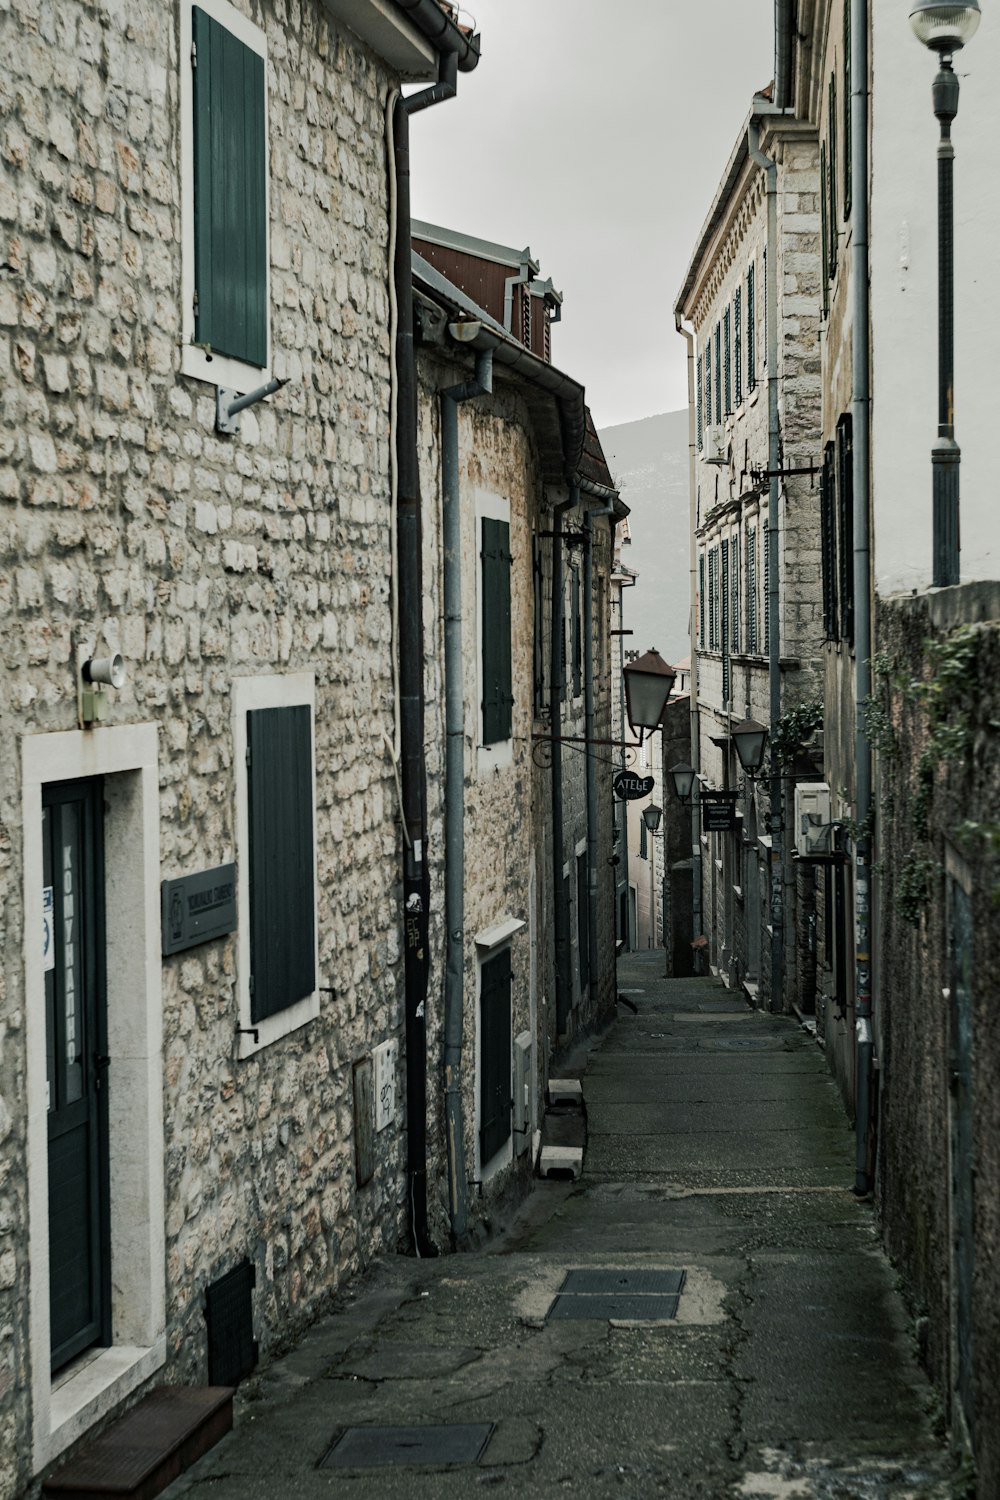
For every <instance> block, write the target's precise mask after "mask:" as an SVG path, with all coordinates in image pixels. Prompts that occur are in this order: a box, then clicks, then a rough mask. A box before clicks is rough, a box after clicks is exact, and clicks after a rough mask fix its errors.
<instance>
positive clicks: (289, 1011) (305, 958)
mask: <svg viewBox="0 0 1000 1500" xmlns="http://www.w3.org/2000/svg"><path fill="white" fill-rule="evenodd" d="M314 711H315V682H314V679H313V676H312V674H311V673H305V672H303V673H290V674H288V675H287V676H266V677H238V678H236V679H235V681H234V682H233V741H234V749H235V763H236V765H237V766H238V767H239V771H240V774H239V776H238V779H237V793H236V848H237V871H238V891H237V895H238V909H239V912H240V914H241V917H240V925H239V929H238V939H237V943H238V993H239V1004H240V1021H239V1026H240V1036H239V1046H240V1056H241V1057H248V1056H250V1055H251V1054H252V1053H253V1052H255V1051H257V1050H258V1048H260V1047H265V1046H268V1045H269V1044H270V1043H272V1042H275V1041H277V1040H279V1038H281V1037H283V1036H286V1035H287V1034H288V1033H289V1032H290V1031H294V1030H296V1029H297V1028H298V1027H299V1026H304V1025H305V1024H306V1023H307V1022H308V1021H311V1020H314V1019H315V1017H316V1016H318V1015H319V989H318V981H317V967H318V963H317V942H316V930H317V924H316V852H315V851H316V832H315V828H316V821H315V819H316V813H315V769H314V764H313V719H314Z"/></svg>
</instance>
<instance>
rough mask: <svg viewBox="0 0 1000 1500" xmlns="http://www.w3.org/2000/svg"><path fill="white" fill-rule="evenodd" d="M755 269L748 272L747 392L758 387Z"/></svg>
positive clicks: (751, 267) (751, 268) (750, 268)
mask: <svg viewBox="0 0 1000 1500" xmlns="http://www.w3.org/2000/svg"><path fill="white" fill-rule="evenodd" d="M754 292H755V287H754V268H753V266H750V267H749V269H748V270H747V390H748V391H752V390H755V389H756V387H757V323H756V318H757V308H756V306H755V301H754Z"/></svg>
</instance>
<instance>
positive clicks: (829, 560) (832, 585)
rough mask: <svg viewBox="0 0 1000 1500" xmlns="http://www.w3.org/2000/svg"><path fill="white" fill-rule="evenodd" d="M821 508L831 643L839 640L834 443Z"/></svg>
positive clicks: (826, 454)
mask: <svg viewBox="0 0 1000 1500" xmlns="http://www.w3.org/2000/svg"><path fill="white" fill-rule="evenodd" d="M819 504H820V532H821V537H822V545H823V634H824V635H825V637H826V639H827V640H828V641H835V640H836V639H837V530H836V514H837V512H836V483H835V475H834V461H833V444H832V443H827V445H826V447H825V448H824V450H823V471H822V474H821V475H820V484H819Z"/></svg>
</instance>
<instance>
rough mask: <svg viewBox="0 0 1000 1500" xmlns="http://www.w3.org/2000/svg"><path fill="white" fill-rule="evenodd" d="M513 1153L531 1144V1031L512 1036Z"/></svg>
mask: <svg viewBox="0 0 1000 1500" xmlns="http://www.w3.org/2000/svg"><path fill="white" fill-rule="evenodd" d="M511 1124H512V1126H513V1129H514V1155H515V1156H520V1155H521V1153H522V1151H527V1149H528V1146H529V1145H530V1144H531V1032H530V1031H522V1032H520V1034H519V1035H518V1036H516V1037H515V1038H514V1109H513V1111H512V1118H511Z"/></svg>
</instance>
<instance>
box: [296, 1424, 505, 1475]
mask: <svg viewBox="0 0 1000 1500" xmlns="http://www.w3.org/2000/svg"><path fill="white" fill-rule="evenodd" d="M492 1434H493V1423H492V1422H472V1423H452V1424H448V1425H444V1426H437V1427H434V1426H427V1427H424V1426H420V1427H348V1428H347V1429H346V1430H345V1431H344V1432H343V1433H342V1435H341V1436H340V1437H339V1438H338V1439H337V1441H336V1442H335V1443H334V1445H333V1447H332V1448H331V1449H330V1451H329V1452H328V1453H327V1455H326V1457H325V1458H322V1459H320V1462H319V1467H320V1468H321V1469H375V1468H385V1467H387V1466H388V1465H390V1464H392V1465H394V1466H395V1467H397V1468H399V1467H402V1466H407V1465H411V1464H413V1465H416V1464H433V1465H435V1466H439V1465H441V1464H474V1463H475V1462H476V1460H477V1459H478V1458H479V1455H480V1454H481V1453H482V1451H483V1449H484V1448H485V1447H486V1444H487V1443H488V1442H489V1439H490V1437H491V1436H492Z"/></svg>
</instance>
